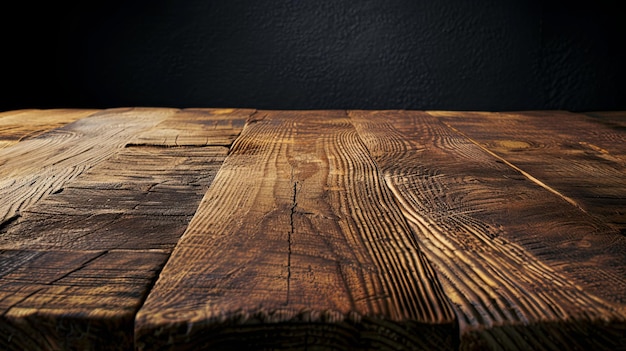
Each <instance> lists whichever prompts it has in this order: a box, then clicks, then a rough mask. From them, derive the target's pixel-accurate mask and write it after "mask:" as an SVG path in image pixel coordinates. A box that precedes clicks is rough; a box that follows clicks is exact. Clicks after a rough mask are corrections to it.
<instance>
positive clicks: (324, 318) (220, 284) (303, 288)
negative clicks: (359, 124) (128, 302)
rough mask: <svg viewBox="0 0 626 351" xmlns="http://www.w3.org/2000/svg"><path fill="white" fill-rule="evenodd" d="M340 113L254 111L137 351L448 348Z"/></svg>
mask: <svg viewBox="0 0 626 351" xmlns="http://www.w3.org/2000/svg"><path fill="white" fill-rule="evenodd" d="M381 184H382V179H381V178H380V175H379V174H378V171H377V169H376V166H375V164H374V162H373V160H372V159H371V158H370V157H369V156H368V154H367V150H366V149H365V147H364V145H363V144H362V142H361V141H360V140H359V138H358V136H357V134H356V131H355V130H354V128H353V127H352V126H351V125H350V123H349V121H348V120H347V118H346V115H345V112H343V111H324V112H316V111H308V112H304V111H301V112H296V111H283V112H280V111H259V112H258V113H257V114H255V115H254V116H253V118H252V119H251V121H250V123H249V125H247V126H246V128H245V129H244V131H243V133H242V135H241V137H240V138H238V139H237V141H236V142H235V144H234V145H233V148H232V149H231V153H230V154H229V156H228V158H227V159H226V161H225V163H224V165H223V166H222V168H221V169H220V170H219V172H218V174H217V176H216V178H215V181H214V182H213V183H212V185H211V188H210V189H209V191H208V192H207V193H206V195H205V197H204V199H203V200H202V203H201V205H200V207H199V209H198V212H197V213H196V216H195V217H194V219H193V220H192V222H191V223H190V225H189V227H188V228H187V231H186V232H185V234H184V235H183V237H182V238H181V240H180V241H179V243H178V244H177V246H176V248H175V250H174V252H173V254H172V256H171V258H170V260H169V261H168V263H167V265H166V266H165V268H164V269H163V271H162V272H161V275H160V278H159V280H158V281H157V283H156V284H155V287H154V288H153V289H152V291H151V292H150V295H149V296H148V298H147V300H146V303H145V304H144V305H143V307H142V308H141V309H140V311H139V313H138V315H137V319H136V324H135V325H136V327H135V332H136V346H137V347H138V349H140V350H143V349H146V350H148V349H194V350H198V349H212V348H216V349H306V348H309V347H311V348H338V349H342V348H344V349H374V348H376V349H420V348H424V349H450V348H452V347H453V341H454V339H455V335H454V316H453V314H452V310H451V307H450V306H449V305H448V304H447V301H446V298H445V297H444V296H443V294H442V291H441V288H440V286H439V284H438V282H437V280H436V278H435V276H434V274H433V271H432V270H431V267H430V266H429V264H428V263H427V262H426V261H425V259H424V257H423V255H422V253H421V251H420V249H419V247H418V245H417V243H416V241H415V239H414V237H413V236H412V235H411V234H410V230H409V228H408V226H407V223H406V221H405V220H404V218H403V217H402V215H401V213H400V212H399V209H398V208H397V206H396V204H395V202H394V201H393V199H392V195H391V193H390V192H389V191H388V189H387V188H385V187H384V186H381Z"/></svg>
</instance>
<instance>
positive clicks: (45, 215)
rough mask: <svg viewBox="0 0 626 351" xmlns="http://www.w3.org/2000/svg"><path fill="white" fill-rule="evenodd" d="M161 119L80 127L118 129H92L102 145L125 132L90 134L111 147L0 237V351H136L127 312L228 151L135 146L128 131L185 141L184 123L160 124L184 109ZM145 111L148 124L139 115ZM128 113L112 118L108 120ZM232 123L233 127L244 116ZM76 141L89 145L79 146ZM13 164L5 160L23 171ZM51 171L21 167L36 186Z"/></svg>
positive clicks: (208, 137) (159, 113)
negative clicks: (36, 180) (33, 174)
mask: <svg viewBox="0 0 626 351" xmlns="http://www.w3.org/2000/svg"><path fill="white" fill-rule="evenodd" d="M163 112H164V111H163V110H158V109H155V110H144V111H142V112H141V113H142V114H146V117H145V118H144V119H145V120H146V121H148V120H151V121H152V122H151V123H150V124H147V125H146V127H148V128H141V129H140V128H137V123H139V122H141V121H134V122H132V123H131V125H130V126H129V125H127V124H126V125H119V124H113V125H111V124H110V123H112V122H111V121H110V120H109V121H105V122H101V121H93V120H81V121H79V123H81V124H87V125H90V124H93V123H96V122H98V123H101V124H102V128H101V129H115V128H122V130H117V131H116V132H113V131H111V132H109V131H106V130H104V131H103V130H99V131H100V132H101V133H103V134H104V135H106V136H109V137H110V136H111V133H114V135H115V136H119V134H122V133H124V134H126V136H125V137H124V138H120V137H113V138H109V139H99V138H96V139H97V140H95V141H98V142H100V143H103V144H106V143H110V145H99V146H98V148H99V151H100V152H102V151H103V150H104V152H106V153H107V155H108V157H107V158H106V159H102V160H100V159H98V162H97V163H95V162H94V164H93V165H92V164H89V167H84V168H85V169H83V170H82V171H81V172H80V174H77V175H75V176H74V177H71V178H70V179H64V180H63V182H62V183H60V184H59V185H57V188H56V189H57V190H55V191H54V192H52V193H50V194H48V195H46V196H41V197H42V198H41V199H40V200H39V201H37V202H36V203H33V204H30V205H29V206H27V207H26V206H23V207H22V208H21V211H20V214H19V217H17V218H16V219H15V220H13V221H10V222H6V223H5V225H4V226H3V227H2V228H1V229H0V250H2V251H0V314H1V316H2V317H0V340H1V341H0V348H1V349H3V350H68V349H81V350H132V349H133V343H134V336H133V333H134V319H135V314H136V312H137V310H138V309H139V307H140V306H141V304H142V303H143V301H144V299H145V297H146V296H147V293H148V291H149V290H150V288H151V287H152V285H153V284H154V281H155V279H156V277H157V276H158V273H159V272H160V270H161V268H162V267H163V265H164V264H165V262H166V260H167V259H168V258H169V254H170V252H171V250H172V248H173V247H174V245H175V243H176V242H177V240H178V238H179V237H180V235H181V234H182V233H183V232H184V230H185V228H186V226H187V224H188V222H189V221H190V220H191V218H192V216H193V214H194V213H195V211H196V209H197V207H198V204H199V202H200V200H201V199H202V197H203V195H204V193H205V192H206V190H207V189H208V187H209V185H210V183H211V182H212V180H213V178H214V176H215V174H216V172H217V170H218V168H219V166H220V165H221V163H222V162H223V160H224V158H225V157H226V155H227V153H228V148H227V147H224V146H195V145H182V146H181V145H171V147H165V148H164V147H161V146H163V145H159V146H152V145H143V144H137V143H134V142H133V141H134V140H136V135H135V134H133V133H132V132H134V133H140V134H139V135H146V133H153V134H161V135H162V134H163V133H162V129H166V132H167V133H168V134H169V135H175V133H176V132H177V131H178V132H180V133H181V134H186V133H187V130H188V128H187V126H186V125H184V124H183V125H181V128H180V130H177V129H176V127H175V125H171V123H167V121H170V120H180V118H181V116H183V118H184V117H185V116H188V115H189V113H188V112H186V111H176V110H168V111H167V114H165V115H164V114H163ZM151 113H154V114H155V116H153V117H149V116H147V115H150V114H151ZM250 113H251V112H248V114H250ZM104 116H105V117H107V118H110V116H108V115H106V114H105V115H104ZM136 117H137V116H134V115H131V116H124V118H123V120H122V121H120V120H119V119H116V118H113V122H116V123H120V122H124V121H126V120H127V119H128V118H131V119H132V118H136ZM138 117H139V119H140V120H141V117H142V116H138ZM231 117H233V121H235V122H236V121H237V120H238V119H237V118H242V117H237V116H231ZM246 117H247V116H245V117H243V118H244V120H245V118H246ZM159 121H162V122H161V123H154V122H159ZM133 125H135V126H133ZM69 127H72V126H68V128H66V129H70V130H75V129H76V128H74V127H72V128H69ZM242 127H243V126H238V125H234V126H233V127H232V128H230V129H229V128H226V127H224V128H221V129H220V132H221V133H222V134H223V135H219V133H216V132H215V131H214V130H211V131H209V132H207V133H205V135H202V133H201V132H197V133H196V135H197V136H198V137H202V138H203V140H204V141H206V142H207V143H208V144H218V145H219V143H221V142H222V141H223V140H227V139H228V138H231V137H232V135H236V134H238V133H240V132H241V129H242ZM129 129H130V130H129ZM142 130H144V132H143V133H142ZM94 132H95V131H94ZM107 132H109V133H107ZM51 133H52V134H53V135H57V134H58V133H59V131H52V132H51ZM85 134H86V133H85ZM44 136H47V135H44ZM82 137H83V138H89V139H91V138H94V135H93V134H91V135H84V136H82ZM176 139H177V138H176V137H174V140H176ZM214 139H215V140H214ZM95 141H91V142H92V143H93V142H95ZM81 142H82V143H87V141H78V142H77V143H81ZM16 146H19V145H16ZM124 146H125V147H124ZM177 146H178V147H177ZM72 147H74V148H78V147H76V146H72ZM83 148H84V146H81V147H80V149H81V150H82V149H83ZM22 149H24V148H18V150H22ZM70 150H72V149H71V148H70ZM64 152H66V156H68V157H71V156H74V155H73V154H72V153H71V152H67V151H64ZM86 152H89V150H88V151H86ZM14 154H15V152H14ZM30 155H31V153H26V156H25V157H31V156H30ZM54 156H55V155H51V157H54ZM49 157H50V155H49ZM94 158H104V156H103V155H99V156H90V157H87V158H81V157H80V155H79V154H78V153H77V154H76V156H74V157H71V158H69V159H68V161H67V162H68V164H69V162H76V161H77V160H78V161H80V162H93V159H94ZM18 161H19V160H15V159H12V160H11V162H13V164H20V165H21V164H26V162H23V163H20V162H18ZM22 161H26V160H22ZM33 168H34V167H33ZM50 168H51V167H50V166H48V165H47V164H44V165H43V168H42V170H41V171H40V170H37V169H35V170H33V169H29V168H26V167H24V169H26V170H31V171H32V172H39V173H40V174H41V177H42V178H44V177H45V176H49V177H51V178H55V177H58V174H55V173H51V172H50ZM52 169H53V170H56V169H58V168H52ZM22 172H24V171H22ZM24 173H25V172H24ZM24 173H17V171H15V173H14V174H24ZM42 183H45V181H44V180H42Z"/></svg>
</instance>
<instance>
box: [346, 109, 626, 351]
mask: <svg viewBox="0 0 626 351" xmlns="http://www.w3.org/2000/svg"><path fill="white" fill-rule="evenodd" d="M350 115H351V117H352V118H353V121H354V124H355V126H356V128H357V130H358V131H359V134H360V135H361V137H362V138H363V140H364V142H365V144H366V145H367V147H368V149H369V150H370V152H371V153H372V155H373V157H374V158H375V159H376V161H377V163H378V165H379V167H380V169H381V171H382V173H383V174H384V179H385V182H386V185H387V186H389V187H390V189H392V191H393V193H394V195H395V196H396V198H397V199H398V203H399V204H400V205H401V208H402V210H403V212H404V214H405V216H406V218H407V219H408V221H409V223H410V224H411V228H412V229H413V231H414V232H415V234H416V235H417V237H418V238H419V243H420V247H421V248H422V250H423V251H424V253H425V254H426V256H427V258H428V259H429V261H430V262H432V263H433V265H434V267H435V270H436V271H437V273H438V274H439V277H440V278H441V282H442V284H443V287H444V290H445V292H446V295H447V296H448V297H449V298H450V300H451V301H452V303H453V306H455V309H456V313H457V316H458V317H459V324H460V328H461V348H462V349H475V348H477V349H493V350H499V349H591V348H593V349H607V350H609V349H615V348H617V347H619V346H623V342H624V339H623V338H622V337H623V333H624V331H626V300H625V299H624V296H625V294H624V287H626V240H625V238H624V236H623V235H620V233H619V232H618V231H617V230H615V229H614V228H612V227H611V226H610V225H607V224H604V223H603V222H601V221H598V220H597V219H596V218H594V217H593V216H591V215H588V214H587V213H585V212H583V211H581V210H580V209H579V208H578V207H576V206H573V205H572V204H570V203H568V202H566V201H563V199H562V198H561V196H558V195H556V194H554V193H552V192H550V191H547V190H546V189H545V188H544V187H542V186H539V185H538V184H536V183H535V182H533V181H531V180H530V179H528V178H527V177H526V176H524V174H522V173H520V172H519V171H518V170H517V169H515V168H512V167H510V166H509V165H508V164H505V163H502V162H501V160H500V159H499V158H495V157H493V155H492V154H491V153H490V152H487V151H485V150H484V149H482V148H481V147H478V146H477V145H475V144H474V143H473V142H472V141H471V140H469V139H468V138H466V137H465V136H464V135H462V134H459V133H457V132H455V131H454V130H452V129H450V128H448V127H447V126H446V125H445V124H444V123H442V122H441V121H439V120H438V119H437V118H435V117H432V116H430V115H428V114H426V113H424V112H395V111H377V112H367V111H353V112H351V113H350ZM461 116H462V115H461V114H459V118H462V117H461ZM490 125H491V124H490ZM485 128H488V127H485ZM494 134H495V133H494ZM523 135H524V136H525V135H526V134H523ZM519 137H520V136H519V135H518V138H519ZM581 162H582V161H581ZM592 162H593V160H592ZM623 187H624V184H622V188H623ZM599 331H603V332H599Z"/></svg>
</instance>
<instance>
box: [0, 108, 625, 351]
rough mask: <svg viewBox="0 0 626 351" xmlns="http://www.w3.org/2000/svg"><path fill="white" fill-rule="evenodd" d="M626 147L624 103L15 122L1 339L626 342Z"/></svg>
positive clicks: (510, 344)
mask: <svg viewBox="0 0 626 351" xmlns="http://www.w3.org/2000/svg"><path fill="white" fill-rule="evenodd" d="M624 141H626V112H624V111H590V112H586V113H571V112H566V111H524V112H506V113H488V112H479V111H476V112H471V111H339V110H336V111H330V110H328V111H326V110H325V111H263V110H261V111H255V110H251V109H224V108H220V109H218V108H194V109H182V110H181V109H175V108H121V109H109V110H93V109H84V110H75V109H55V110H19V111H7V112H3V113H0V349H1V350H11V351H12V350H74V349H81V350H153V349H166V350H167V349H170V350H186V349H189V350H201V349H228V350H230V349H257V350H260V349H290V350H291V349H305V350H306V349H343V350H354V349H367V350H369V349H394V350H413V349H425V350H442V349H443V350H446V349H462V350H486V349H492V350H502V349H506V350H529V349H532V350H562V349H568V350H569V349H572V350H576V349H578V350H589V349H590V350H596V351H600V350H611V351H613V350H626V337H625V335H626V293H625V292H626V236H624V230H625V227H624V223H625V221H624V219H625V217H624V216H625V212H624V208H626V202H625V199H626V143H625V142H624ZM166 262H167V263H166Z"/></svg>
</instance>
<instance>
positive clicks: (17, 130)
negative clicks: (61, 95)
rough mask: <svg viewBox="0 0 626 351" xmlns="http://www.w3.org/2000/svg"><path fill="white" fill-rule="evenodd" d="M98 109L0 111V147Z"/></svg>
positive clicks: (56, 126) (87, 114)
mask: <svg viewBox="0 0 626 351" xmlns="http://www.w3.org/2000/svg"><path fill="white" fill-rule="evenodd" d="M98 111H99V110H93V109H52V110H48V109H46V110H16V111H5V112H2V113H0V149H3V148H5V147H9V146H11V145H14V144H16V143H18V142H20V141H21V140H24V139H28V138H34V137H36V136H38V135H40V134H42V133H45V132H47V131H49V130H52V129H55V128H58V127H62V126H64V125H65V124H68V123H71V122H74V121H76V120H79V119H81V118H83V117H87V116H89V115H91V114H93V113H96V112H98Z"/></svg>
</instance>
